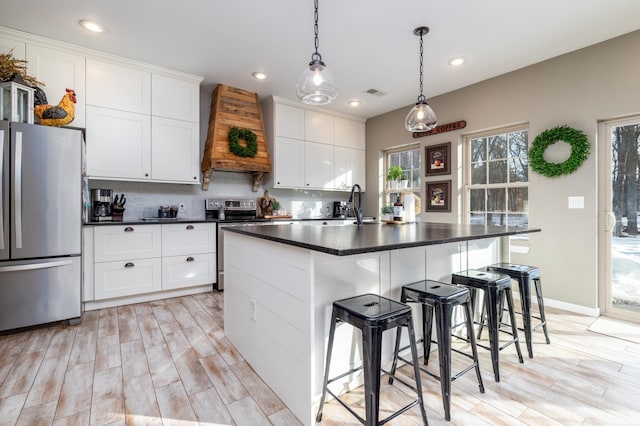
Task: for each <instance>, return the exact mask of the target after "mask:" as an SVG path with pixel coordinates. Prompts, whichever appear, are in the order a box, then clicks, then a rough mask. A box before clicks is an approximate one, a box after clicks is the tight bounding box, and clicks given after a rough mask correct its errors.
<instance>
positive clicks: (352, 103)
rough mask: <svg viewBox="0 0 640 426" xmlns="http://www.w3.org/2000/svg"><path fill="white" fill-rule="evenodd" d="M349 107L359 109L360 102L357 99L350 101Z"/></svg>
mask: <svg viewBox="0 0 640 426" xmlns="http://www.w3.org/2000/svg"><path fill="white" fill-rule="evenodd" d="M349 106H350V107H354V108H356V107H359V106H360V101H359V100H357V99H353V100H350V101H349Z"/></svg>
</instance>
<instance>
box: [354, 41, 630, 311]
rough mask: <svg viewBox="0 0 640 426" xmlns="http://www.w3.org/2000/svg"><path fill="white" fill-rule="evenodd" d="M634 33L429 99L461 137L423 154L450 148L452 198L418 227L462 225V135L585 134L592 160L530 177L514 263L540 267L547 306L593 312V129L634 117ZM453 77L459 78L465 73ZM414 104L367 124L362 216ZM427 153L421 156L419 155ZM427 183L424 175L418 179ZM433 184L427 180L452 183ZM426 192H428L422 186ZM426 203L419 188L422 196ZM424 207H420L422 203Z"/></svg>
mask: <svg viewBox="0 0 640 426" xmlns="http://www.w3.org/2000/svg"><path fill="white" fill-rule="evenodd" d="M639 45H640V31H636V32H633V33H630V34H627V35H624V36H621V37H618V38H616V39H612V40H609V41H606V42H603V43H600V44H597V45H594V46H591V47H588V48H585V49H581V50H578V51H575V52H572V53H569V54H566V55H563V56H560V57H557V58H554V59H551V60H548V61H545V62H542V63H539V64H536V65H532V66H530V67H527V68H524V69H521V70H517V71H514V72H511V73H509V74H505V75H502V76H499V77H496V78H493V79H490V80H486V81H483V82H481V83H478V84H474V85H472V86H468V87H466V88H463V89H460V90H456V91H454V92H450V93H446V94H444V95H441V96H437V97H434V98H432V99H429V100H428V101H429V104H430V105H431V106H432V107H433V109H434V110H435V112H436V114H437V115H438V118H439V122H440V123H448V122H452V121H458V120H466V122H467V127H466V128H465V129H462V130H460V131H455V132H449V133H443V134H439V135H433V136H428V137H425V138H422V139H421V143H422V146H423V147H424V146H426V145H432V144H439V143H443V142H447V141H451V142H452V156H453V158H452V164H454V167H453V170H454V171H453V173H452V175H451V179H452V181H453V188H454V192H456V194H455V195H457V197H456V198H455V199H453V200H452V212H451V213H429V214H426V213H425V214H423V215H422V217H423V220H426V221H433V222H457V221H459V220H460V218H461V212H462V209H463V206H462V202H461V200H462V198H461V195H462V192H461V191H462V188H461V184H462V175H461V169H460V167H461V161H460V158H459V156H458V155H459V154H460V152H461V142H462V138H463V136H464V135H465V134H469V133H472V132H478V131H482V130H486V129H492V128H499V127H503V126H507V125H511V124H515V123H528V125H529V143H532V142H533V139H534V138H535V137H536V136H537V135H538V134H540V133H541V132H542V131H544V130H546V129H549V128H551V127H554V126H557V125H563V124H566V125H568V126H571V127H574V128H576V129H580V130H582V131H584V132H585V133H586V134H587V135H588V137H589V141H590V142H591V155H590V157H589V158H588V159H587V161H586V162H585V163H584V164H583V165H582V167H580V168H579V169H578V170H577V171H576V172H575V173H573V174H572V175H569V176H563V177H560V178H555V179H550V178H546V177H543V176H540V175H538V174H536V173H534V172H530V174H529V182H530V184H529V185H530V186H529V211H530V218H529V223H530V225H531V226H532V227H540V228H542V232H541V233H537V234H531V235H530V246H531V249H530V252H529V253H528V254H526V255H514V256H513V261H516V262H522V263H529V264H532V265H536V266H539V267H540V268H541V271H542V274H543V283H544V286H543V287H544V295H545V297H546V298H550V299H554V300H558V301H562V302H566V303H570V304H575V305H580V306H583V307H586V308H593V309H595V308H597V307H598V296H597V295H598V283H597V261H598V259H597V248H598V239H597V237H598V206H597V166H598V159H597V155H596V153H597V145H596V144H597V143H598V141H597V138H596V137H597V126H598V122H599V121H601V120H605V119H611V118H616V117H621V116H625V115H631V114H637V113H640V102H639V100H638V94H639V93H640V78H638V70H640V55H638V46H639ZM456 72H464V69H461V70H457V71H456ZM410 108H411V105H408V106H407V107H405V108H402V109H399V110H396V111H392V112H389V113H387V114H384V115H381V116H378V117H374V118H371V119H369V120H368V121H367V188H369V189H370V190H369V192H368V194H367V197H366V198H365V203H366V205H365V210H366V211H375V210H377V209H378V202H379V201H378V199H377V197H376V191H374V190H373V189H374V188H380V189H382V187H381V186H379V183H380V182H381V172H378V171H379V170H380V168H381V159H382V151H383V150H384V149H386V148H389V147H392V146H395V145H400V144H404V143H408V142H411V141H412V137H411V135H410V134H409V133H408V132H407V131H406V130H405V129H404V118H405V115H406V114H407V112H408V111H409V109H410ZM423 152H424V151H423ZM422 176H424V170H423V172H422ZM448 178H449V177H448V176H447V177H442V176H439V177H433V178H429V180H441V179H448ZM423 188H424V185H423ZM422 192H423V194H422V195H423V197H424V189H423V190H422ZM569 196H584V200H585V208H584V209H580V210H576V209H572V210H570V209H568V206H567V198H568V197H569ZM423 206H424V203H423Z"/></svg>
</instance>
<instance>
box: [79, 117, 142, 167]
mask: <svg viewBox="0 0 640 426" xmlns="http://www.w3.org/2000/svg"><path fill="white" fill-rule="evenodd" d="M87 175H88V176H89V177H92V178H101V177H103V178H117V179H141V180H149V179H150V178H151V117H150V116H148V115H145V114H135V113H131V112H124V111H116V110H112V109H107V108H98V107H92V106H87Z"/></svg>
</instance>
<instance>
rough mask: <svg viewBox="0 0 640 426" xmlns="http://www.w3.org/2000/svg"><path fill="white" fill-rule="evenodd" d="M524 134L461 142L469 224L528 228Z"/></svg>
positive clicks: (521, 131) (519, 131)
mask: <svg viewBox="0 0 640 426" xmlns="http://www.w3.org/2000/svg"><path fill="white" fill-rule="evenodd" d="M528 133H529V132H528V130H527V129H523V128H519V129H509V130H507V131H505V132H504V133H496V132H492V133H491V134H483V135H472V136H469V137H467V138H465V144H466V149H467V154H468V157H467V158H468V160H469V161H468V168H467V173H466V182H467V185H466V200H467V202H466V218H467V221H468V223H472V224H490V225H509V226H519V227H520V226H523V227H526V226H527V225H528V224H529V211H528V210H529V176H528V172H529V167H528V166H529V161H528V158H527V146H528V143H527V141H528Z"/></svg>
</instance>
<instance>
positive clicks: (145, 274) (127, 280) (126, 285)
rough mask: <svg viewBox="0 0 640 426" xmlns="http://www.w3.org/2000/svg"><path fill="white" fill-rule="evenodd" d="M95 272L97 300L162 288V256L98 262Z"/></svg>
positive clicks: (149, 291) (150, 291)
mask: <svg viewBox="0 0 640 426" xmlns="http://www.w3.org/2000/svg"><path fill="white" fill-rule="evenodd" d="M95 274H96V279H95V286H96V287H95V300H103V299H112V298H114V297H122V296H131V295H137V294H144V293H152V292H156V291H160V290H162V260H161V259H160V258H155V259H133V260H120V261H115V262H101V263H96V265H95Z"/></svg>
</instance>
